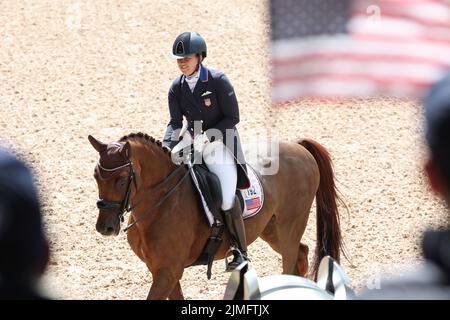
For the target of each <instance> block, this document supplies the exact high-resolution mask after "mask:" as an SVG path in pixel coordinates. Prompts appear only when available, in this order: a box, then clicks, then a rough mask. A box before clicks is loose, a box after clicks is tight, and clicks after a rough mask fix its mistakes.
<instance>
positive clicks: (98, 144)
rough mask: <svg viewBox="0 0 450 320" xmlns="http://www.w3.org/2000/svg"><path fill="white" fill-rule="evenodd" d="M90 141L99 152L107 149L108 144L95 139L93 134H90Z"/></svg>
mask: <svg viewBox="0 0 450 320" xmlns="http://www.w3.org/2000/svg"><path fill="white" fill-rule="evenodd" d="M88 139H89V142H90V143H91V144H92V146H93V147H94V149H95V150H97V151H98V153H102V152H103V151H105V150H106V148H107V145H106V144H104V143H103V142H100V141H98V140H97V139H95V138H94V137H93V136H91V135H89V136H88Z"/></svg>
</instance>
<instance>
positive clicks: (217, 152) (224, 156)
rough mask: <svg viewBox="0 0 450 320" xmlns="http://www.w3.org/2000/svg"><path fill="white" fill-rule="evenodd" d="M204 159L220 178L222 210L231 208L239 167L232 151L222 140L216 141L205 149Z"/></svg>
mask: <svg viewBox="0 0 450 320" xmlns="http://www.w3.org/2000/svg"><path fill="white" fill-rule="evenodd" d="M203 159H204V160H205V163H206V166H207V167H208V169H209V170H210V171H211V172H213V173H215V174H216V175H217V177H218V178H219V180H220V186H221V188H222V210H229V209H231V208H232V207H233V206H234V196H235V193H236V185H237V167H236V163H235V161H234V157H233V155H232V153H231V152H230V150H228V148H227V147H226V146H225V145H224V144H223V143H222V142H221V141H214V142H211V143H209V144H208V145H207V146H206V147H205V149H204V150H203Z"/></svg>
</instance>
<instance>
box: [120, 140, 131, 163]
mask: <svg viewBox="0 0 450 320" xmlns="http://www.w3.org/2000/svg"><path fill="white" fill-rule="evenodd" d="M119 152H120V154H121V155H122V157H124V158H125V159H130V157H131V146H130V142H129V141H127V142H126V143H125V144H124V145H123V147H122V148H120V151H119Z"/></svg>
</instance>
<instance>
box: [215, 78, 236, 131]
mask: <svg viewBox="0 0 450 320" xmlns="http://www.w3.org/2000/svg"><path fill="white" fill-rule="evenodd" d="M215 81H216V82H215V86H216V92H217V99H218V104H219V106H220V108H221V111H222V113H223V114H224V117H223V119H222V120H220V121H219V122H218V123H217V124H216V125H215V126H214V127H215V128H216V129H218V130H220V131H221V132H222V134H223V135H224V137H225V134H226V131H225V130H226V129H233V128H234V126H235V125H236V124H238V123H239V106H238V102H237V99H236V94H235V92H234V88H233V86H232V85H231V83H230V80H228V78H227V76H226V75H224V74H222V75H221V76H220V77H218V78H217V79H215Z"/></svg>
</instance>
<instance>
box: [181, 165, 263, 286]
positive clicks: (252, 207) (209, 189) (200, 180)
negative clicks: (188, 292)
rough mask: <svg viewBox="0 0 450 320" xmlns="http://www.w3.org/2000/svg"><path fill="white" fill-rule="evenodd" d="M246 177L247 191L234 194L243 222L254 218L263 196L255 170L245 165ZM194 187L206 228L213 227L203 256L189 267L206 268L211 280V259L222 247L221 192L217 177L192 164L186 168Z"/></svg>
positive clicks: (206, 169) (202, 167) (212, 259)
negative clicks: (246, 169) (239, 205)
mask: <svg viewBox="0 0 450 320" xmlns="http://www.w3.org/2000/svg"><path fill="white" fill-rule="evenodd" d="M248 168H249V169H250V170H248V173H249V175H248V177H247V176H246V177H245V179H246V180H248V181H249V184H250V186H249V187H248V188H246V189H239V190H238V191H236V195H237V197H238V199H239V201H240V204H241V209H242V212H243V219H247V218H250V217H253V216H254V215H256V214H257V213H258V212H259V211H260V210H261V208H262V205H263V202H264V194H263V190H262V185H261V183H260V181H259V180H258V178H257V175H256V173H255V172H254V170H253V169H252V168H251V167H250V166H248ZM189 170H190V173H191V178H192V181H193V184H194V185H195V187H196V189H197V195H198V198H199V201H200V202H201V203H202V206H203V210H204V212H205V216H206V218H207V220H208V221H207V222H208V223H209V226H210V227H211V228H212V231H211V236H210V237H209V239H208V242H207V243H206V245H205V248H204V249H203V253H202V254H201V255H200V257H199V258H198V259H197V261H195V262H194V263H193V264H192V265H193V266H194V265H205V264H207V265H208V270H207V277H208V279H210V278H211V268H212V263H213V261H214V256H215V254H216V252H217V250H218V249H219V247H220V245H221V244H222V234H223V231H224V229H225V222H224V217H223V215H222V214H223V213H222V210H221V205H222V189H221V186H220V181H219V178H218V177H217V175H215V174H214V173H212V172H210V171H209V170H208V168H207V167H206V165H205V164H203V163H202V164H193V165H190V166H189Z"/></svg>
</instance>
